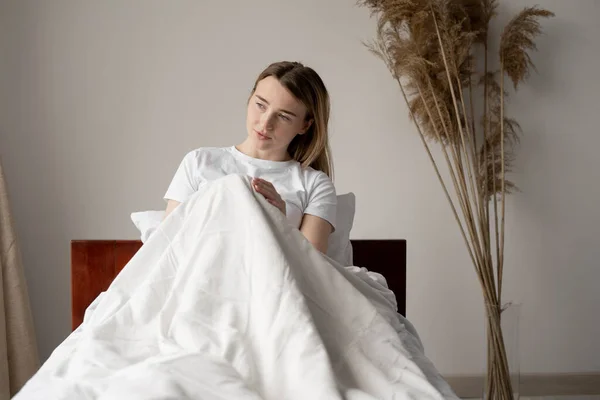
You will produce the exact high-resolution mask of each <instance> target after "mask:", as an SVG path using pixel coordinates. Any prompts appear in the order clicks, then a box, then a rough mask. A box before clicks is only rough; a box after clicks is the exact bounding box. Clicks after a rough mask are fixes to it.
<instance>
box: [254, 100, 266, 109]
mask: <svg viewBox="0 0 600 400" xmlns="http://www.w3.org/2000/svg"><path fill="white" fill-rule="evenodd" d="M256 105H257V106H258V108H260V109H261V110H264V109H265V105H264V104H262V103H258V102H257V103H256Z"/></svg>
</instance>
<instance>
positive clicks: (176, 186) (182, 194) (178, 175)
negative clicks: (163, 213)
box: [164, 152, 198, 203]
mask: <svg viewBox="0 0 600 400" xmlns="http://www.w3.org/2000/svg"><path fill="white" fill-rule="evenodd" d="M196 169H197V163H196V157H195V154H194V152H189V153H188V154H186V156H185V157H184V158H183V160H182V161H181V163H180V164H179V167H178V168H177V171H176V172H175V176H173V180H172V181H171V184H170V185H169V187H168V189H167V192H166V193H165V196H164V199H165V200H167V201H168V200H175V201H178V202H180V203H183V202H185V201H186V200H187V199H188V198H189V197H190V196H191V195H192V194H194V193H195V192H196V190H197V189H198V188H197V186H198V185H197V183H196V179H195V175H196V174H195V171H196Z"/></svg>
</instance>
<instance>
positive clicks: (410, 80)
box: [358, 0, 554, 399]
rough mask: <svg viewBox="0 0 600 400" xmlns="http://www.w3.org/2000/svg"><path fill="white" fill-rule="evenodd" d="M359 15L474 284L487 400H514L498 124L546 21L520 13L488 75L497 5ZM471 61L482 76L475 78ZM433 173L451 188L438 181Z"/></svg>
mask: <svg viewBox="0 0 600 400" xmlns="http://www.w3.org/2000/svg"><path fill="white" fill-rule="evenodd" d="M358 5H359V6H362V7H367V8H368V9H369V10H370V11H371V15H372V16H374V17H376V18H377V31H376V38H375V39H374V40H373V41H372V42H367V43H365V45H366V47H367V48H368V49H369V50H370V51H371V52H372V53H373V54H374V55H376V56H377V57H379V58H380V59H381V60H382V61H383V62H384V63H385V64H386V66H387V68H388V69H389V71H390V73H391V75H392V77H393V78H394V80H395V81H396V82H397V83H398V85H399V87H400V91H401V93H402V96H403V98H404V99H405V102H406V104H407V106H408V110H409V115H410V117H411V119H412V120H413V122H414V123H415V127H416V128H417V132H418V133H419V135H420V137H421V139H422V143H423V145H424V148H425V150H426V152H427V154H428V156H429V158H430V160H431V162H432V165H433V167H434V170H435V172H436V175H437V176H438V179H439V181H440V183H441V186H442V188H443V190H444V193H445V195H446V198H447V199H448V202H449V204H450V206H451V209H452V211H453V213H454V216H455V219H456V221H457V224H458V226H459V229H460V232H461V234H462V236H463V238H464V241H465V245H466V247H467V251H468V253H469V256H470V257H471V260H472V262H473V265H474V267H475V271H476V273H477V278H478V280H479V283H480V284H481V288H482V294H483V298H484V303H485V305H486V314H487V316H488V328H489V329H488V347H489V352H490V357H488V379H487V381H486V382H487V383H488V386H487V388H486V394H485V395H486V399H491V398H494V399H496V398H497V399H512V397H513V393H512V389H511V382H510V379H509V371H508V363H507V359H506V350H505V348H504V343H503V336H502V330H501V326H500V319H501V310H502V307H501V305H502V276H503V265H504V226H505V213H506V207H505V195H506V194H509V193H512V192H513V191H516V190H518V189H517V187H516V185H515V184H514V183H513V182H511V181H510V180H508V179H507V177H506V175H507V173H509V172H510V171H511V168H512V165H513V162H514V160H515V151H516V146H517V144H518V141H519V134H520V132H521V127H520V126H519V124H518V123H517V121H515V120H514V119H511V118H509V117H507V116H506V115H505V102H506V99H507V97H508V94H507V92H506V90H505V89H504V77H505V75H506V76H508V77H509V78H510V79H511V80H512V82H513V86H514V88H515V89H517V87H518V85H519V83H521V82H523V81H524V80H525V79H526V78H527V76H528V74H529V70H530V68H533V69H535V66H534V65H533V62H532V60H531V57H530V55H529V53H528V52H529V51H533V50H537V48H536V46H535V42H534V39H535V37H536V36H538V35H539V34H540V33H541V27H540V23H539V20H540V19H541V18H548V17H551V16H553V15H554V14H553V13H552V12H550V11H547V10H544V9H541V8H538V7H528V8H525V9H524V10H523V11H521V12H520V13H519V14H518V15H516V16H515V17H514V18H513V19H512V20H511V21H510V22H509V23H508V24H507V25H506V27H505V28H504V30H503V32H502V35H501V38H500V48H499V60H500V65H499V71H492V70H491V69H490V66H489V62H488V54H489V51H490V50H489V45H488V43H489V41H488V37H489V27H490V23H491V21H492V19H493V18H494V17H495V16H496V14H497V7H498V1H497V0H359V1H358ZM477 51H481V52H482V56H483V60H484V62H483V64H484V65H483V71H477V70H476V68H475V62H474V59H475V55H476V52H477ZM481 91H482V92H483V93H482V96H481V101H482V103H483V116H482V118H481V121H480V123H476V120H475V119H476V116H475V112H474V109H475V107H474V102H475V101H477V100H478V99H477V98H476V92H481ZM477 128H479V129H477ZM432 145H438V146H440V147H441V150H442V156H443V159H444V160H443V161H442V162H440V161H438V160H436V159H434V157H433V155H432V154H433V153H432V151H431V146H432ZM441 165H446V167H447V168H448V172H449V173H448V176H449V180H445V179H443V178H442V175H443V174H442V173H441V170H440V167H441ZM451 189H453V190H454V194H455V196H454V199H453V196H452V195H451V194H450V191H451Z"/></svg>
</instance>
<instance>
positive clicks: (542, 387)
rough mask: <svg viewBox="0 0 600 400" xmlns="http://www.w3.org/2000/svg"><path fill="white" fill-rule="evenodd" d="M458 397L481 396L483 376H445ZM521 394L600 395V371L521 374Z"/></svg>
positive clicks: (533, 395)
mask: <svg viewBox="0 0 600 400" xmlns="http://www.w3.org/2000/svg"><path fill="white" fill-rule="evenodd" d="M445 379H446V381H447V382H448V383H449V384H450V386H451V387H452V389H453V390H454V392H455V393H456V395H457V396H458V397H460V398H463V399H465V398H481V394H482V391H483V376H476V375H470V376H469V375H461V376H457V375H453V376H450V375H449V376H446V377H445ZM519 386H520V394H521V396H532V397H537V396H583V395H587V396H589V395H600V372H590V373H583V374H523V375H521V379H520V385H519Z"/></svg>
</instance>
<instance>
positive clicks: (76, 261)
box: [71, 240, 406, 329]
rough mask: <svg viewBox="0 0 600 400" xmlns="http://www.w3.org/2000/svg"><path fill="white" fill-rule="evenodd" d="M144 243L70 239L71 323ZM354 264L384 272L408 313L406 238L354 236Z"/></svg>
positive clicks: (80, 317)
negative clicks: (390, 238)
mask: <svg viewBox="0 0 600 400" xmlns="http://www.w3.org/2000/svg"><path fill="white" fill-rule="evenodd" d="M140 247H142V242H141V241H139V240H73V241H71V323H72V328H73V329H75V328H77V327H78V326H79V325H80V324H81V322H82V321H83V315H84V313H85V310H86V309H87V307H88V306H89V305H90V304H91V303H92V301H94V299H95V298H96V297H97V296H98V295H99V294H100V293H101V292H103V291H105V290H106V289H108V286H109V285H110V284H111V282H112V281H113V279H114V278H115V277H116V276H117V274H118V273H119V272H120V271H121V270H122V269H123V267H124V266H125V265H127V263H128V262H129V260H130V259H131V257H133V255H134V254H135V253H136V252H137V251H138V250H139V248H140ZM352 248H353V251H354V265H356V266H359V267H365V268H367V269H368V270H369V271H375V272H379V273H380V274H382V275H383V276H385V278H386V280H387V282H388V286H389V288H390V289H391V290H393V291H394V293H395V295H396V300H397V302H398V312H399V313H400V314H402V315H404V316H406V240H352Z"/></svg>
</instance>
